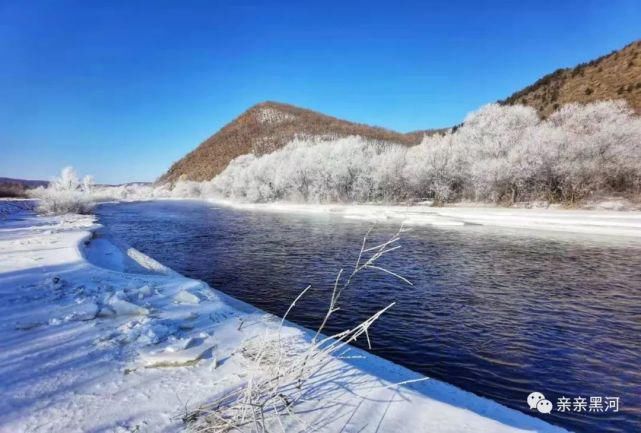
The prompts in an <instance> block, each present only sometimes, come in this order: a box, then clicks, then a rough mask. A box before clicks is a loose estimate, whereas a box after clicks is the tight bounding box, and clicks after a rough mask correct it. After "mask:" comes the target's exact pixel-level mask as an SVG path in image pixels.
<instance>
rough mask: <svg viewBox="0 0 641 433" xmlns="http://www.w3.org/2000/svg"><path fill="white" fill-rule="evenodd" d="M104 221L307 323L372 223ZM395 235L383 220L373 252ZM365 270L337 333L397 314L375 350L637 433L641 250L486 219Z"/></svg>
mask: <svg viewBox="0 0 641 433" xmlns="http://www.w3.org/2000/svg"><path fill="white" fill-rule="evenodd" d="M98 214H99V217H100V220H101V222H102V223H103V224H105V225H106V226H107V227H108V228H109V229H110V230H111V232H112V233H113V234H114V235H115V236H117V237H119V238H121V239H122V240H124V241H126V242H128V243H129V244H130V245H132V246H133V247H135V248H137V249H139V250H140V251H143V252H144V253H146V254H148V255H150V256H152V257H154V258H155V259H157V260H159V261H160V262H162V263H164V264H166V265H168V266H170V267H172V268H173V269H175V270H177V271H179V272H181V273H183V274H185V275H187V276H189V277H194V278H198V279H202V280H205V281H207V282H208V283H209V284H210V285H212V286H213V287H216V288H218V289H220V290H222V291H224V292H226V293H228V294H230V295H232V296H235V297H237V298H240V299H242V300H244V301H246V302H249V303H251V304H253V305H256V306H258V307H260V308H262V309H264V310H266V311H269V312H272V313H275V314H279V315H282V314H283V313H284V312H285V310H286V309H287V307H288V305H289V303H290V302H291V301H292V300H293V299H294V298H295V297H296V296H297V295H298V293H299V292H300V290H301V289H302V288H304V287H305V286H306V285H307V284H312V285H313V287H314V290H313V291H311V292H309V294H308V296H307V297H306V298H305V299H304V300H303V301H302V302H300V303H299V304H297V307H296V308H295V309H294V311H293V312H292V315H291V319H292V320H294V321H295V322H297V323H300V324H303V325H306V326H308V327H314V326H315V325H318V323H319V319H320V318H321V317H322V316H323V315H324V312H325V311H324V308H326V305H327V301H328V300H329V296H330V290H331V284H332V282H333V279H334V277H335V275H336V272H337V271H338V269H340V268H341V267H345V268H347V267H350V266H353V263H354V261H355V260H356V256H357V254H358V250H359V248H360V244H361V240H362V237H363V235H364V234H365V232H366V231H367V230H368V229H369V228H370V227H371V223H368V222H365V221H354V220H348V219H344V218H342V217H341V216H339V215H304V214H295V215H286V214H277V213H263V212H249V211H237V210H232V209H228V208H222V207H216V206H214V205H211V204H207V203H202V202H178V201H168V202H151V203H130V204H109V205H103V206H101V207H100V208H99V210H98ZM397 229H398V227H397V226H395V225H394V224H393V223H390V224H379V225H377V226H376V228H375V229H374V231H373V239H372V243H373V244H374V243H376V241H380V240H382V239H383V238H385V237H387V236H389V235H391V234H392V233H394V232H395V231H396V230H397ZM401 243H402V248H401V249H400V250H398V251H395V252H393V253H392V255H390V256H388V257H387V258H385V259H384V260H383V262H382V264H383V265H384V266H385V267H387V268H389V269H391V270H394V271H397V272H399V273H401V274H402V275H404V276H405V277H407V278H409V279H410V280H411V281H412V282H413V283H414V286H409V285H404V284H399V282H398V281H395V280H394V279H393V278H391V277H389V276H386V275H385V274H382V273H373V272H370V273H367V274H365V275H362V276H360V277H359V278H358V279H357V280H356V281H355V284H354V286H353V287H352V288H350V289H349V291H347V292H346V293H345V294H344V297H343V299H342V302H343V304H342V305H343V310H341V311H340V312H339V313H338V314H337V316H336V318H335V320H333V322H332V323H331V324H330V325H331V327H330V330H340V329H344V328H345V326H349V325H353V324H355V323H356V321H358V320H359V319H363V318H365V317H366V316H368V315H370V314H372V313H373V312H375V311H376V310H378V309H379V308H381V307H383V306H385V305H387V304H388V303H390V302H392V301H396V305H395V306H394V308H392V309H391V310H390V311H389V312H388V313H386V315H384V316H383V317H382V318H381V319H380V321H379V322H378V323H377V324H376V325H375V327H374V329H373V330H372V332H371V335H372V344H373V350H372V352H374V353H376V354H377V355H380V356H382V357H384V358H387V359H389V360H391V361H394V362H397V363H399V364H402V365H405V366H407V367H409V368H411V369H413V370H415V371H419V372H421V373H424V374H426V375H428V376H431V377H435V378H439V379H443V380H445V381H447V382H449V383H452V384H454V385H457V386H459V387H461V388H463V389H466V390H468V391H472V392H474V393H476V394H478V395H482V396H486V397H489V398H492V399H494V400H497V401H499V402H501V403H503V404H505V405H507V406H510V407H513V408H515V409H517V410H520V411H523V412H529V409H528V406H527V404H526V401H525V399H526V397H527V395H528V394H529V393H530V392H532V391H539V392H542V393H544V394H545V396H546V398H548V399H549V400H551V401H552V402H553V403H554V404H555V406H556V402H557V399H558V398H559V397H562V396H566V397H571V398H573V397H579V396H581V397H586V398H588V397H590V396H604V397H605V396H616V397H620V411H619V413H607V414H605V413H604V414H588V413H584V412H582V413H569V414H568V413H559V412H557V411H556V410H555V411H554V412H553V413H552V414H549V415H538V414H536V413H534V412H531V414H532V415H537V416H540V417H542V418H544V419H546V420H548V421H550V422H552V423H555V424H558V425H561V426H564V427H566V428H569V429H571V430H574V431H578V432H602V431H603V432H637V431H641V243H639V242H636V243H635V242H633V241H627V240H616V241H612V240H608V239H605V238H592V239H590V238H586V237H581V238H576V237H574V236H572V235H558V234H557V235H548V234H544V233H540V232H533V231H532V232H525V231H524V232H518V231H514V230H508V229H491V228H486V227H480V226H465V227H460V228H450V229H441V228H431V227H420V228H414V229H412V231H410V232H408V233H404V234H403V237H402V241H401Z"/></svg>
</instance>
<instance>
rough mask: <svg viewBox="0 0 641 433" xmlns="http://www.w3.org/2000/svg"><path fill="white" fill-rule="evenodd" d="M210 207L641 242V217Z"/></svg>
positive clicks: (327, 207) (247, 205) (348, 207)
mask: <svg viewBox="0 0 641 433" xmlns="http://www.w3.org/2000/svg"><path fill="white" fill-rule="evenodd" d="M210 201H211V202H212V203H216V204H219V205H224V206H230V207H234V208H237V209H244V210H259V211H267V212H289V213H293V212H304V213H332V214H335V215H342V216H343V217H344V218H350V219H362V220H369V221H398V222H399V223H400V222H403V224H405V225H407V226H413V225H432V226H440V227H456V226H465V225H469V224H475V225H484V226H492V227H506V228H512V229H528V230H545V231H554V232H563V233H582V234H588V235H608V236H620V237H626V238H641V211H615V210H565V209H519V208H500V207H481V206H479V207H431V206H428V205H413V206H393V205H364V204H357V205H341V204H331V205H330V204H327V205H322V204H318V205H311V204H293V203H282V202H275V203H260V204H255V203H238V202H233V201H226V200H213V199H212V200H210Z"/></svg>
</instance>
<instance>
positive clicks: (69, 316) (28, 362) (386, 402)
mask: <svg viewBox="0 0 641 433" xmlns="http://www.w3.org/2000/svg"><path fill="white" fill-rule="evenodd" d="M277 325H278V321H277V320H274V317H273V316H270V315H268V314H266V313H264V312H262V311H260V310H257V309H255V308H253V307H251V306H249V305H247V304H244V303H242V302H240V301H237V300H235V299H232V298H230V297H228V296H226V295H224V294H222V293H220V292H218V291H215V290H212V289H210V288H209V287H208V286H207V285H206V284H204V283H202V282H199V281H194V280H191V279H187V278H185V277H182V276H180V275H178V274H176V273H175V272H173V271H172V270H170V269H168V268H166V267H164V266H162V265H161V264H159V263H157V262H155V261H154V260H153V259H151V258H149V257H146V256H144V255H143V254H141V253H139V252H137V251H135V250H133V249H128V248H126V246H123V245H119V244H118V242H114V241H113V240H112V239H110V238H109V236H108V235H106V234H105V233H104V231H103V230H102V228H101V227H100V226H99V225H97V224H96V222H95V220H94V218H93V217H91V216H62V217H37V216H35V215H33V214H32V213H30V211H28V210H24V209H23V210H21V211H20V212H18V213H15V212H13V213H11V214H9V215H5V216H3V217H2V219H0V330H1V331H0V332H1V334H2V336H3V338H2V340H1V341H0V385H1V389H2V399H0V431H1V432H3V433H5V432H6V433H9V432H11V433H17V432H61V431H64V432H87V431H91V432H112V431H120V432H133V431H137V432H146V431H149V432H158V431H179V430H181V429H182V428H184V425H183V423H182V417H183V416H184V415H185V414H186V413H187V411H189V410H192V409H195V408H197V407H198V406H199V405H200V404H201V403H203V402H206V401H210V400H211V399H212V398H214V397H216V396H217V395H219V394H220V393H222V392H224V391H225V390H229V389H231V388H233V387H235V386H239V385H240V384H242V383H243V382H244V381H245V380H246V379H247V375H248V371H247V369H248V366H249V365H251V362H250V360H249V359H247V356H248V355H247V352H248V351H247V350H246V349H247V348H248V347H249V346H251V344H252V341H254V338H255V337H256V336H257V335H262V334H263V333H264V332H265V331H266V330H269V329H271V330H274V329H275V328H276V326H277ZM283 336H285V337H286V338H287V339H288V341H289V342H290V344H295V345H305V344H306V341H307V340H308V338H309V334H308V333H306V332H305V331H303V330H300V329H299V328H297V327H295V326H287V327H286V328H285V329H284V330H283ZM373 338H376V337H375V335H373ZM350 355H351V356H350V357H349V358H347V359H335V360H333V361H332V363H333V365H332V368H331V369H330V370H331V374H332V375H336V376H335V377H332V378H329V377H328V378H327V380H326V381H321V383H324V385H322V386H324V387H326V388H324V389H322V390H319V391H322V393H323V394H324V395H325V398H323V399H310V400H309V401H306V402H304V403H303V406H301V411H300V416H301V417H302V419H303V420H304V421H305V422H306V423H307V424H309V425H313V426H314V427H317V428H318V429H319V431H327V432H338V431H345V432H349V431H353V432H356V431H361V432H375V431H376V432H397V431H412V432H423V431H424V432H434V433H436V432H472V431H477V432H488V431H492V432H515V431H523V432H524V431H528V432H533V431H539V432H557V431H563V430H561V429H559V428H556V427H553V426H550V425H548V424H546V423H544V422H543V421H541V420H539V419H536V418H532V417H529V416H527V415H524V414H522V413H520V412H517V411H514V410H511V409H508V408H505V407H503V406H501V405H499V404H497V403H495V402H492V401H490V400H487V399H483V398H480V397H477V396H474V395H473V394H470V393H467V392H464V391H462V390H459V389H457V388H455V387H453V386H450V385H447V384H445V383H442V382H439V381H436V380H426V381H422V382H416V383H411V384H407V385H401V386H392V384H394V383H398V382H401V381H406V380H412V379H416V378H419V377H420V376H419V375H418V374H416V373H414V372H411V371H409V370H407V369H404V368H402V367H400V366H397V365H395V364H392V363H390V362H387V361H385V360H382V359H380V358H377V357H375V356H372V355H369V354H367V353H365V352H362V351H360V350H357V349H353V350H352V351H351V352H350ZM525 397H526V396H523V398H524V400H523V407H524V409H525V408H526V407H527V406H526V402H525ZM303 409H304V410H303ZM285 430H286V431H301V425H300V424H292V425H289V426H286V428H285Z"/></svg>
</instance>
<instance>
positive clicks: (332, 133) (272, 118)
mask: <svg viewBox="0 0 641 433" xmlns="http://www.w3.org/2000/svg"><path fill="white" fill-rule="evenodd" d="M605 99H625V100H627V101H628V104H629V105H630V107H632V108H633V109H634V110H635V111H636V112H637V113H640V114H641V40H639V41H636V42H633V43H631V44H629V45H627V46H625V47H624V48H622V49H621V50H618V51H613V52H612V53H610V54H608V55H605V56H602V57H599V58H598V59H595V60H592V61H590V62H588V63H582V64H580V65H578V66H576V67H574V68H565V69H558V70H557V71H555V72H553V73H551V74H548V75H546V76H544V77H543V78H541V79H540V80H538V81H537V82H535V83H534V84H532V85H530V86H528V87H526V88H525V89H523V90H520V91H518V92H516V93H514V94H513V95H511V96H509V97H508V98H506V99H504V100H502V101H499V103H501V104H509V105H515V104H524V105H529V106H532V107H534V108H535V109H536V110H537V111H538V113H539V115H541V116H542V117H546V116H548V115H549V114H550V113H552V112H553V111H554V110H556V109H557V108H558V107H560V106H561V105H563V104H567V103H571V102H579V103H588V102H594V101H599V100H605ZM455 128H456V127H455ZM445 130H447V129H435V130H425V131H414V132H410V133H406V134H403V133H399V132H395V131H390V130H388V129H383V128H378V127H373V126H368V125H363V124H358V123H352V122H348V121H345V120H341V119H337V118H335V117H331V116H327V115H325V114H321V113H317V112H315V111H311V110H306V109H303V108H298V107H294V106H293V105H287V104H281V103H278V102H263V103H261V104H258V105H255V106H253V107H251V108H250V109H249V110H247V111H245V112H244V113H243V114H241V115H240V116H239V117H237V118H236V119H235V120H234V121H232V122H231V123H229V124H227V125H226V126H225V127H223V128H222V129H221V130H220V131H218V132H217V133H216V134H214V135H212V136H211V137H209V138H208V139H207V140H205V141H204V142H202V143H201V144H200V145H199V146H198V147H197V148H196V149H195V150H193V151H192V152H190V153H189V154H187V155H186V156H185V157H184V158H182V159H181V160H179V161H178V162H176V163H174V164H173V165H172V166H171V168H170V169H169V170H168V171H167V173H165V174H164V175H162V176H161V177H160V178H159V179H158V182H159V183H165V182H174V181H176V180H178V179H179V178H181V177H183V178H185V179H188V180H196V181H203V180H210V179H212V178H213V177H214V176H216V175H217V174H218V173H220V172H221V171H223V170H224V169H225V167H227V164H229V162H230V161H231V160H232V159H234V158H236V157H237V156H240V155H244V154H247V153H254V154H256V155H261V154H265V153H269V152H273V151H274V150H276V149H279V148H281V147H283V146H284V145H286V144H287V143H288V142H289V141H291V140H292V139H293V138H294V137H296V136H328V137H344V136H348V135H361V136H363V137H365V138H369V139H372V140H376V141H381V142H392V143H400V144H404V145H414V144H417V143H419V142H420V141H421V139H422V138H423V136H424V135H425V134H432V133H435V132H441V131H445Z"/></svg>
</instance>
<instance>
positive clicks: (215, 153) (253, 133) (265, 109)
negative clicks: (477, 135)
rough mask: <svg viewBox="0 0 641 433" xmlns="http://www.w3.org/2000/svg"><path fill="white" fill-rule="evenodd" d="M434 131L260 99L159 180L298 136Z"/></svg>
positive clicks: (403, 140)
mask: <svg viewBox="0 0 641 433" xmlns="http://www.w3.org/2000/svg"><path fill="white" fill-rule="evenodd" d="M435 131H436V130H427V131H416V132H411V133H408V134H402V133H399V132H394V131H390V130H388V129H383V128H379V127H374V126H368V125H362V124H359V123H353V122H348V121H346V120H341V119H337V118H335V117H331V116H327V115H325V114H321V113H317V112H315V111H311V110H306V109H303V108H298V107H295V106H293V105H288V104H281V103H278V102H263V103H261V104H258V105H254V106H253V107H251V108H250V109H249V110H247V111H245V112H244V113H243V114H241V115H240V116H239V117H237V118H236V119H234V120H233V121H232V122H231V123H229V124H227V125H226V126H224V127H223V128H222V129H221V130H220V131H218V132H217V133H216V134H214V135H212V136H211V137H209V138H208V139H207V140H205V141H204V142H202V143H201V144H200V145H199V146H198V147H197V148H196V149H195V150H193V151H192V152H190V153H188V154H187V155H186V156H185V157H184V158H182V159H181V160H179V161H178V162H176V163H175V164H173V165H172V166H171V168H170V169H169V171H167V173H165V174H164V175H163V176H162V177H160V179H159V180H158V182H159V183H165V182H174V181H176V180H178V179H179V178H180V177H181V176H182V177H184V178H185V179H189V180H196V181H204V180H210V179H212V178H213V177H214V176H216V175H217V174H218V173H220V172H221V171H223V170H224V169H225V167H227V164H229V162H230V161H231V160H232V159H234V158H236V157H237V156H240V155H244V154H247V153H254V154H256V155H261V154H265V153H270V152H273V151H274V150H276V149H279V148H281V147H283V146H285V145H286V144H287V143H289V142H290V141H291V140H292V139H293V138H295V137H296V136H326V137H345V136H348V135H360V136H362V137H365V138H369V139H371V140H376V141H380V142H391V143H399V144H404V145H413V144H417V143H420V142H421V140H422V138H423V135H424V134H426V133H427V134H429V133H433V132H435Z"/></svg>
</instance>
